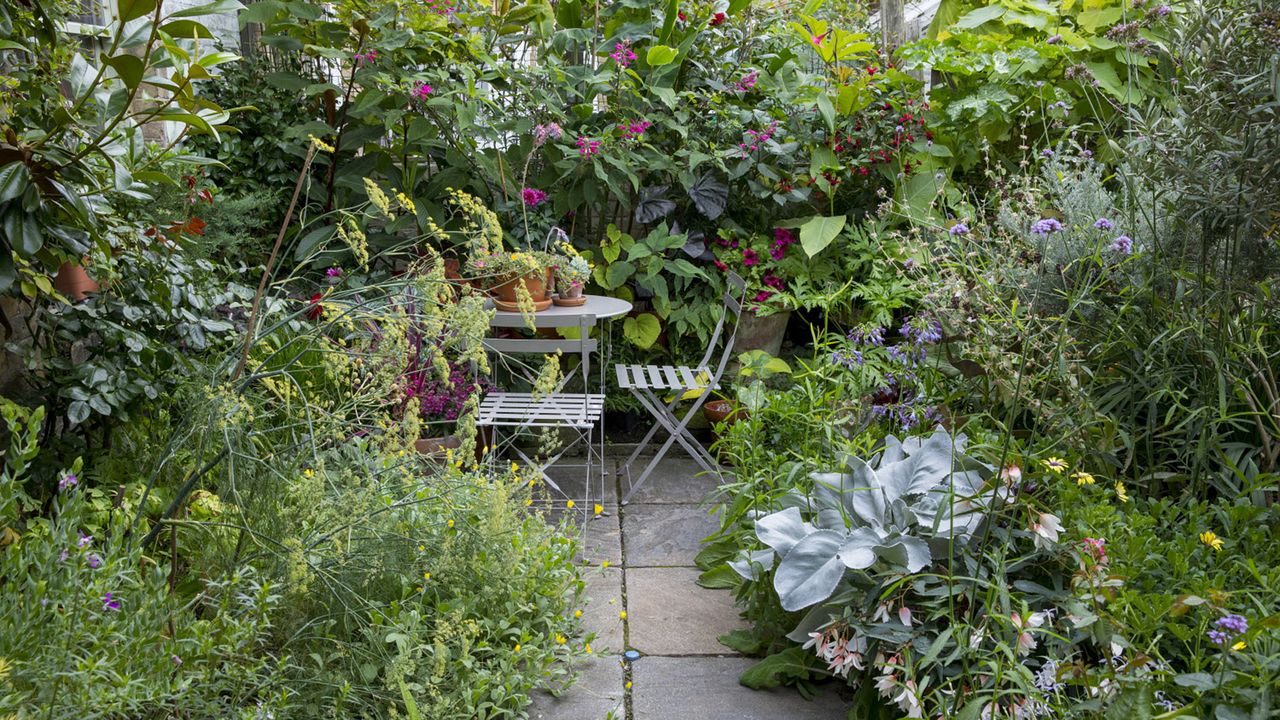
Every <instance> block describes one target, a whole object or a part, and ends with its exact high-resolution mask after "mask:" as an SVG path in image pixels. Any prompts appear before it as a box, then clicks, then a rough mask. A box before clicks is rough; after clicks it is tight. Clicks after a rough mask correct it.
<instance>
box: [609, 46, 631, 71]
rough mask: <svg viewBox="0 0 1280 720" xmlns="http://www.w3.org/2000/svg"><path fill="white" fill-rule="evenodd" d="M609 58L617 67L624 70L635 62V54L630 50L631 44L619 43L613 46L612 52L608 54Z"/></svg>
mask: <svg viewBox="0 0 1280 720" xmlns="http://www.w3.org/2000/svg"><path fill="white" fill-rule="evenodd" d="M609 57H611V58H613V61H614V62H615V63H617V64H618V67H620V68H625V67H627V66H629V65H630V64H631V63H633V62H635V61H636V54H635V53H634V52H632V50H631V43H625V42H620V43H616V44H615V45H614V46H613V52H611V53H609Z"/></svg>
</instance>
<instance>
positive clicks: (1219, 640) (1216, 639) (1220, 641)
mask: <svg viewBox="0 0 1280 720" xmlns="http://www.w3.org/2000/svg"><path fill="white" fill-rule="evenodd" d="M1205 634H1206V635H1208V636H1209V642H1211V643H1213V644H1214V645H1226V644H1227V641H1228V640H1230V639H1231V637H1230V636H1229V635H1227V634H1226V633H1224V632H1219V631H1217V630H1210V631H1209V632H1207V633H1205Z"/></svg>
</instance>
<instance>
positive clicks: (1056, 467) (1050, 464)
mask: <svg viewBox="0 0 1280 720" xmlns="http://www.w3.org/2000/svg"><path fill="white" fill-rule="evenodd" d="M1041 463H1043V464H1044V469H1045V470H1049V471H1051V472H1055V473H1058V474H1059V475H1061V474H1062V473H1064V472H1066V470H1067V461H1066V460H1063V459H1062V458H1060V457H1051V458H1049V459H1048V460H1042V461H1041Z"/></svg>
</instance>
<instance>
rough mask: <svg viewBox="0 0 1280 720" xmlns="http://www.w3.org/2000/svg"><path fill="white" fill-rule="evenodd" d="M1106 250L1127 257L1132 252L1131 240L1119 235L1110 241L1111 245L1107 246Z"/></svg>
mask: <svg viewBox="0 0 1280 720" xmlns="http://www.w3.org/2000/svg"><path fill="white" fill-rule="evenodd" d="M1107 249H1109V250H1111V252H1114V253H1119V254H1121V255H1129V254H1131V253H1132V252H1133V238H1131V237H1129V236H1128V235H1121V236H1120V237H1118V238H1116V239H1115V240H1112V241H1111V245H1109V246H1108V248H1107Z"/></svg>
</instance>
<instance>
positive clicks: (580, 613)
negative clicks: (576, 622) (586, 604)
mask: <svg viewBox="0 0 1280 720" xmlns="http://www.w3.org/2000/svg"><path fill="white" fill-rule="evenodd" d="M573 616H574V617H576V618H580V617H582V611H581V610H574V611H573Z"/></svg>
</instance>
